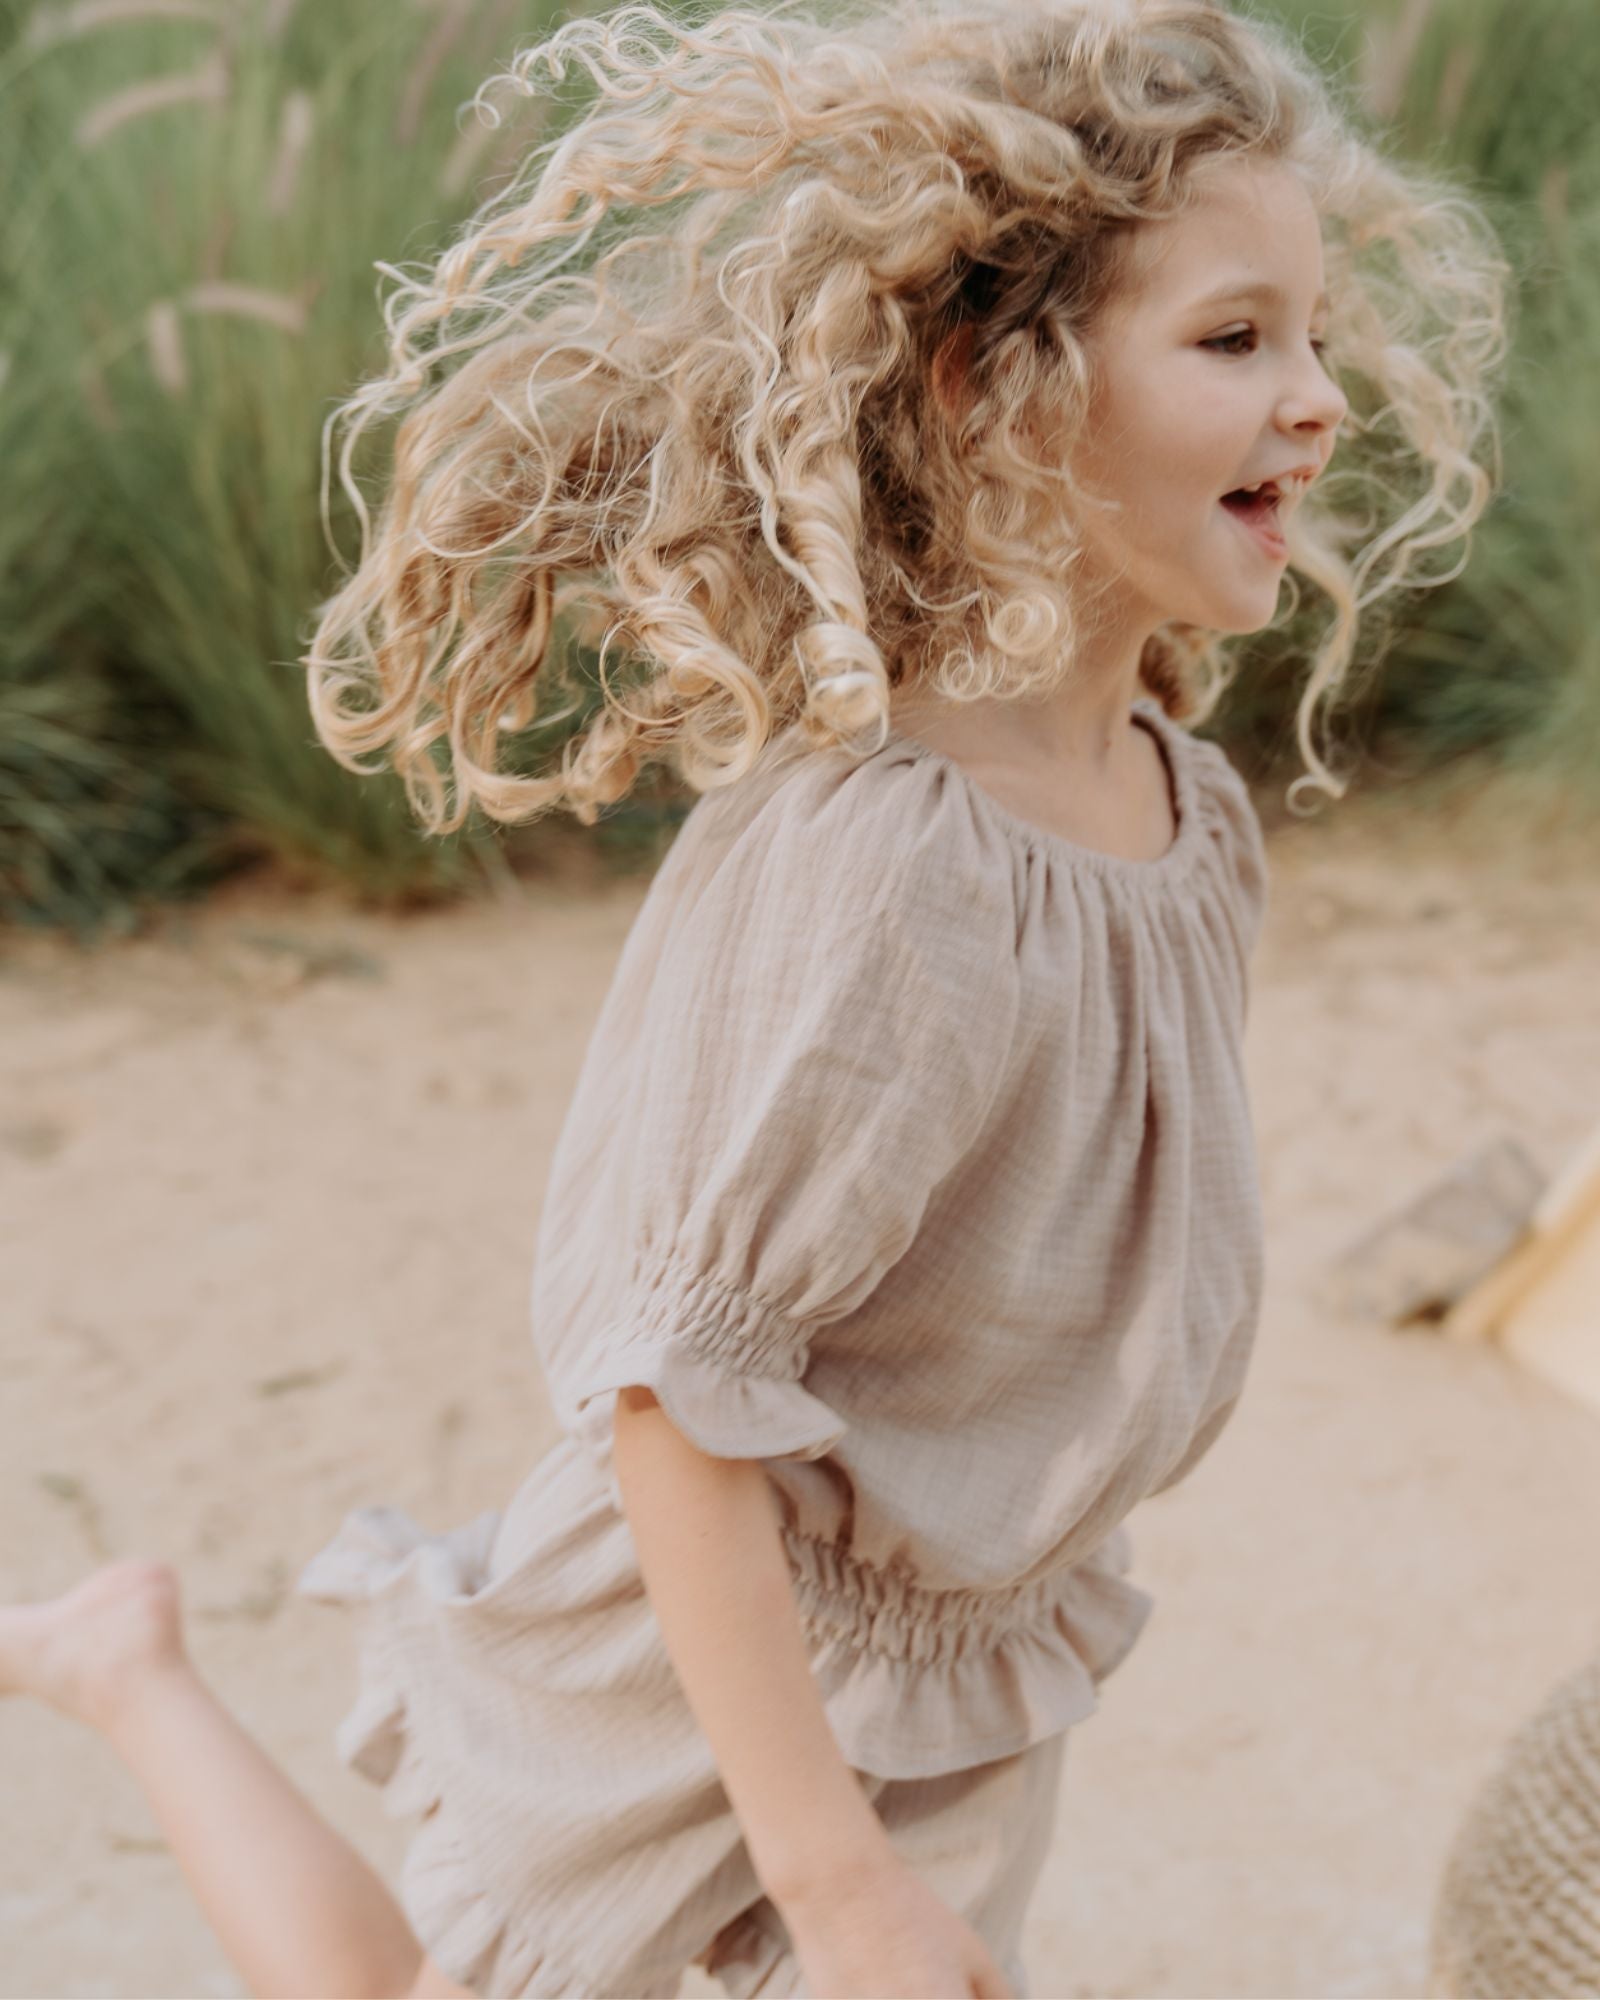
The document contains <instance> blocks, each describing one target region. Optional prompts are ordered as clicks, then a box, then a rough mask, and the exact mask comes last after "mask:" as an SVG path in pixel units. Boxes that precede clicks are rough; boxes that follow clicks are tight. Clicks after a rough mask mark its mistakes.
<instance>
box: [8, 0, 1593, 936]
mask: <svg viewBox="0 0 1600 2000" xmlns="http://www.w3.org/2000/svg"><path fill="white" fill-rule="evenodd" d="M1253 4H1254V6H1255V7H1256V8H1257V9H1258V10H1259V11H1262V12H1264V13H1267V14H1270V15H1272V16H1275V17H1276V18H1278V19H1280V20H1283V21H1286V22H1287V23H1288V24H1289V25H1290V26H1291V27H1292V28H1293V29H1294V30H1295V31H1296V32H1297V33H1298V34H1299V35H1300V36H1301V37H1302V38H1303V39H1304V41H1305V43H1306V45H1307V47H1308V48H1309V49H1310V50H1311V51H1312V53H1313V54H1314V55H1316V57H1317V58H1318V60H1319V61H1320V62H1321V63H1322V64H1323V66H1324V67H1325V68H1326V69H1327V70H1328V71H1330V73H1331V74H1333V75H1334V77H1335V78H1336V79H1337V80H1338V82H1339V84H1340V87H1341V88H1342V89H1343V90H1344V91H1345V93H1346V95H1347V97H1348V100H1349V102H1350V103H1351V106H1352V108H1353V109H1354V110H1355V111H1356V112H1357V114H1358V115H1359V116H1361V117H1362V118H1363V119H1365V120H1366V121H1367V123H1368V125H1369V128H1370V129H1371V130H1372V132H1373V133H1374V134H1375V135H1377V134H1380V133H1381V134H1382V135H1383V138H1384V143H1385V144H1386V145H1388V146H1390V147H1391V148H1393V149H1397V150H1399V151H1401V152H1404V153H1407V154H1410V155H1413V156H1415V157H1417V158H1419V159H1423V160H1427V161H1429V162H1431V163H1434V164H1436V165H1439V166H1441V167H1446V168H1448V169H1449V170H1450V171H1451V173H1452V174H1453V175H1455V176H1456V177H1457V178H1458V179H1459V180H1460V181H1461V183H1462V184H1463V185H1464V186H1465V187H1467V188H1468V189H1469V190H1470V191H1471V192H1473V193H1474V194H1476V195H1477V196H1478V198H1479V199H1480V200H1482V201H1483V203H1484V204H1485V206H1486V207H1487V208H1488V209H1489V211H1490V214H1491V217H1492V219H1493V220H1494V221H1495V223H1496V225H1497V227H1498V228H1499V230H1500V233H1501V235H1502V240H1503V241H1504V242H1505V243H1506V246H1507V248H1508V251H1509V252H1510V253H1511V254H1512V256H1513V258H1514V261H1515V264H1516V267H1517V270H1518V274H1519V294H1518V299H1517V308H1516V316H1515V334H1516V338H1515V345H1514V360H1513V365H1512V368H1511V372H1510V377H1509V381H1508V387H1507V395H1506V401H1505V405H1504V432H1505V486H1504V490H1503V491H1502V493H1501V494H1500V495H1499V497H1498V498H1497V500H1496V501H1495V503H1494V505H1493V507H1492V508H1491V510H1490V513H1489V514H1488V515H1487V516H1486V517H1485V520H1484V521H1483V522H1482V523H1481V524H1480V526H1479V528H1478V530H1477V532H1476V535H1475V538H1474V545H1473V555H1472V560H1471V562H1470V564H1469V565H1468V567H1467V569H1466V570H1465V572H1464V574H1463V575H1462V576H1461V577H1460V578H1458V579H1457V580H1455V581H1454V582H1452V583H1450V584H1448V585H1446V586H1444V587H1443V588H1441V589H1439V590H1437V591H1431V592H1425V593H1417V594H1416V596H1415V597H1414V599H1408V600H1407V601H1406V602H1405V603H1404V604H1402V605H1401V606H1399V607H1397V608H1396V610H1395V611H1394V612H1393V613H1392V614H1391V617H1392V619H1393V621H1394V628H1395V643H1394V646H1393V650H1392V651H1391V652H1390V654H1389V655H1388V657H1387V659H1386V661H1385V665H1384V669H1383V672H1382V674H1381V676H1379V677H1378V678H1377V679H1376V681H1375V682H1374V683H1373V686H1372V688H1371V689H1370V691H1368V692H1366V693H1364V695H1363V697H1362V700H1363V702H1364V703H1365V704H1366V708H1367V710H1368V714H1367V717H1366V721H1365V722H1364V723H1363V725H1362V726H1363V727H1369V726H1370V729H1371V731H1372V732H1373V733H1374V734H1376V733H1379V732H1384V731H1387V732H1398V733H1399V734H1400V735H1401V736H1403V737H1404V738H1405V740H1406V741H1407V742H1409V743H1412V744H1414V745H1416V746H1417V748H1418V753H1419V755H1420V756H1421V758H1422V760H1423V761H1424V762H1425V761H1427V760H1428V759H1430V758H1431V759H1436V760H1444V759H1448V758H1450V757H1453V756H1455V755H1457V754H1460V753H1464V752H1467V751H1471V750H1476V749H1481V748H1483V747H1485V746H1492V747H1494V748H1496V749H1497V750H1498V752H1499V754H1501V755H1503V756H1505V757H1508V758H1515V759H1519V760H1523V761H1528V762H1535V763H1545V764H1548V766H1549V767H1550V769H1551V771H1552V772H1553V773H1554V774H1556V775H1557V776H1559V777H1560V779H1561V781H1562V782H1566V781H1567V780H1568V779H1569V778H1570V779H1571V780H1572V781H1573V782H1575V783H1576V784H1577V785H1579V786H1580V787H1581V786H1583V785H1584V784H1586V783H1592V778H1593V762H1594V759H1593V747H1594V745H1595V743H1596V741H1597V740H1600V639H1597V637H1596V634H1597V632H1600V619H1597V617H1596V615H1595V613H1596V604H1595V597H1596V591H1597V585H1596V582H1595V570H1596V564H1595V555H1596V547H1595V543H1596V538H1597V534H1600V526H1597V524H1600V470H1597V461H1600V450H1597V446H1600V375H1597V372H1596V370H1595V368H1594V366H1593V358H1594V356H1595V355H1596V354H1597V353H1600V124H1597V122H1596V120H1595V118H1594V114H1593V107H1594V105H1595V104H1596V103H1597V102H1600V15H1597V14H1596V13H1595V12H1594V10H1593V9H1591V8H1589V7H1586V6H1585V7H1579V6H1575V5H1573V4H1571V0H1448V4H1445V0H1439V4H1435V5H1432V6H1429V5H1425V4H1420V0H1365V4H1360V0H1347V4H1344V5H1342V6H1339V7H1334V6H1331V5H1330V0H1317V3H1316V4H1313V0H1253ZM556 18H558V16H557V14H556V11H555V9H554V8H553V6H552V5H551V0H466V4H462V5H459V6H451V7H440V6H437V5H423V4H420V0H413V4H407V5H402V4H399V0H372V4H356V0H300V4H299V5H294V4H289V3H288V0H193V4H192V5H176V4H173V0H167V5H166V6H165V7H164V8H155V7H151V8H149V9H146V10H144V11H143V12H141V11H140V9H139V8H138V7H136V6H129V5H127V4H123V5H121V6H120V7H105V6H100V7H97V6H96V5H95V4H93V0H88V4H81V3H80V4H78V5H76V6H75V5H72V4H70V0H55V4H46V0H0V166H3V168H4V170H5V185H6V187H7V188H8V190H10V191H11V199H10V200H9V201H8V202H7V203H6V204H5V205H3V206H0V453H3V456H4V462H5V464H6V467H7V471H8V474H9V488H10V491H9V496H8V497H9V502H10V504H9V505H8V506H7V507H6V508H5V509H4V510H0V593H3V597H4V602H3V605H0V920H9V921H13V922H47V923H51V924H65V925H70V926H73V927H74V928H76V929H78V930H80V931H85V932H88V931H93V930H95V929H97V928H100V927H103V926H106V925H126V924H128V923H131V922H133V921H135V920H136V916H137V912H138V909H139V907H140V906H141V904H142V903H143V902H144V901H145V900H146V899H148V898H151V897H162V896H172V895H180V894H189V893H194V892H196V891H197V890H199V889H201V888H203V887H204V886H205V885H206V884H207V883H209V882H211V881H214V880H215V879H216V878H217V876H218V875H219V874H220V873H221V872H222V871H224V870H226V869H228V868H231V867H233V866H236V865H238V864H240V863H241V862H245V861H249V860H251V859H252V858H255V857H262V856H265V857H270V858H272V859H273V860H274V861H275V862H276V863H278V864H279V865H280V866H284V867H287V868H289V869H290V870H291V871H293V872H294V873H296V874H297V875H300V876H302V877H304V878H306V879H312V880H316V879H323V880H332V881H336V882H338V883H340V884H341V885H343V886H344V887H345V888H346V889H347V890H348V891H349V892H351V893H352V894H354V895H356V896H358V897H360V898H363V899H367V900H379V901H386V902H398V901H407V900H413V899H417V898H425V897H433V896H440V895H447V894H450V893H453V892H455V891H456V890H458V889H459V888H460V887H461V886H462V885H463V884H464V883H465V882H467V881H470V880H471V879H473V877H474V876H475V875H482V874H483V873H485V872H491V871H494V870H497V869H501V868H504V867H505V866H506V859H505V853H506V849H507V847H508V844H510V845H513V846H514V840H511V841H508V836H507V835H506V833H505V831H504V830H502V829H497V828H494V827H492V826H489V825H487V824H484V823H482V822H481V821H478V820H476V819H475V820H474V821H472V822H469V824H468V826H467V827H466V828H465V829H464V830H463V832H462V833H461V834H460V835H459V836H457V837H455V838H452V839H448V840H444V841H439V840H429V839H425V838H424V837H423V836H422V835H421V834H420V832H419V831H418V830H417V828H416V827H415V825H414V823H413V821H412V820H411V818H410V815H409V813H408V812H407V810H406V808H405V804H404V800H403V796H402V795H401V792H400V788H399V785H398V783H397V782H396V781H393V780H391V779H378V778H365V779H358V778H355V777H353V776H351V775H350V774H348V773H346V772H345V771H343V770H342V769H341V768H340V767H339V766H337V765H336V764H335V763H334V762H333V760H332V759H331V758H330V757H329V756H328V755H327V754H326V752H325V751H324V750H323V749H322V748H321V746H320V745H319V744H318V742H317V741H316V738H315V735H314V733H313V731H312V728H311V725H310V721H309V716H308V714H307V710H306V702H305V690H304V679H303V675H302V673H301V670H300V668H299V667H298V665H297V664H296V658H297V655H298V654H299V652H300V651H302V650H303V643H304V638H305V637H306V636H307V630H308V623H307V621H308V612H309V609H310V607H311V606H312V605H313V604H314V603H315V602H316V601H317V600H319V599H320V598H321V597H322V596H323V595H324V594H326V591H327V590H328V589H329V588H330V587H331V584H332V581H333V578H334V570H333V567H332V559H331V557H330V554H329V551H328V548H327V546H326V543H325V541H324V538H323V529H322V523H321V519H320V512H319V500H318V478H319V443H320V430H321V425H322V423H323V420H324V418H325V416H326V414H327V411H328V409H329V407H330V406H331V403H332V402H333V401H334V400H335V399H337V398H338V397H340V396H342V395H343V394H345V393H346V392H347V391H348V390H349V389H350V388H351V387H352V386H353V385H354V383H355V382H356V381H357V380H359V379H360V378H361V377H362V376H363V375H364V374H365V373H367V372H368V371H369V370H370V369H371V368H372V367H373V366H374V365H375V364H376V362H377V360H378V357H379V353H380V351H381V350H380V346H379V335H380V333H381V322H380V319H379V314H378V298H379V284H378V280H377V278H376V275H375V273H374V269H373V266H374V263H375V261H376V260H378V259H380V258H381V259H383V260H384V261H386V262H389V263H396V264H398V263H405V262H408V261H413V260H422V259H426V258H427V257H429V256H431V255H432V254H433V253H435V252H436V251H437V250H438V249H439V248H440V247H441V246H442V244H443V242H444V241H445V240H447V238H448V236H449V234H450V232H451V230H452V229H453V227H454V226H455V225H456V224H457V223H458V222H459V221H460V220H461V219H462V218H463V217H464V216H465V215H466V214H467V213H469V212H470V211H471V209H472V208H473V207H474V206H475V205H476V203H477V202H478V201H479V200H481V199H482V198H483V197H484V196H485V195H487V194H488V193H490V192H492V191H493V190H494V188H495V187H496V186H497V185H499V184H500V183H501V182H502V180H503V178H504V176H505V175H506V174H507V173H508V172H510V171H511V170H513V168H514V167H515V165H516V163H517V161H518V160H519V159H520V158H521V157H522V156H523V154H524V153H525V151H526V148H527V146H528V145H529V144H530V143H531V142H532V140H533V138H534V136H535V130H534V124H533V121H534V120H535V119H536V118H537V117H538V116H539V114H540V111H541V110H544V111H545V113H546V115H548V106H547V105H541V106H531V105H529V104H528V103H527V101H526V100H520V99H505V98H502V99H501V100H500V101H501V104H502V108H503V109H504V111H505V114H506V123H505V125H504V126H503V127H502V128H501V129H500V130H499V131H491V130H489V129H488V128H486V127H484V126H482V125H481V124H480V123H479V122H478V121H477V120H476V119H475V118H473V117H472V116H471V115H470V114H463V115H459V116H458V114H460V113H462V107H464V106H465V104H466V103H467V100H468V99H470V97H471V94H472V92H473V91H474V90H475V89H476V88H477V87H478V85H479V84H480V83H482V82H483V81H484V80H485V79H486V78H487V77H488V76H489V75H491V74H492V73H493V72H494V71H495V70H497V69H498V68H500V67H502V66H503V64H504V63H505V61H506V60H507V59H508V57H509V56H510V54H511V53H512V52H513V50H514V49H515V48H516V47H517V46H519V45H520V44H522V43H524V42H526V41H527V40H528V39H530V38H531V37H533V36H535V35H537V34H540V33H543V32H546V31H547V29H548V27H549V26H550V25H551V23H552V22H553V20H554V19H556ZM537 136H539V137H547V136H549V135H548V132H547V131H544V130H540V131H539V132H538V134H537ZM230 288H232V289H230ZM387 441H388V440H387V437H386V435H385V434H384V433H383V432H382V431H381V430H379V431H376V432H375V433H374V435H373V438H372V439H371V440H370V441H369V442H370V445H371V448H372V449H373V450H375V451H381V450H382V449H383V447H384V445H385V444H386V443H387ZM355 470H356V473H357V477H358V478H361V477H362V476H363V471H364V466H363V463H362V462H361V460H360V458H359V456H358V463H357V465H356V468H355ZM332 506H333V510H334V512H333V520H332V527H333V530H334V533H335V537H336V541H337V543H338V546H339V547H340V549H341V550H343V551H345V552H346V553H347V554H348V553H349V552H350V551H352V550H353V549H354V547H355V545H356V541H357V533H356V528H355V524H354V522H353V521H352V520H350V519H349V518H348V517H347V513H346V503H345V501H344V496H343V495H342V493H341V492H340V491H339V489H338V487H337V482H335V486H334V490H333V494H332ZM1314 613H1315V606H1314V604H1312V605H1309V606H1308V607H1307V611H1306V614H1305V615H1307V616H1314ZM1303 637H1304V630H1303V628H1302V629H1301V630H1299V631H1297V630H1295V629H1293V628H1291V629H1290V630H1289V631H1287V632H1285V633H1283V634H1278V635H1265V636H1264V637H1263V641H1262V643H1261V645H1260V648H1259V650H1258V653H1257V655H1256V656H1255V657H1254V658H1253V660H1252V661H1250V662H1249V663H1248V664H1249V665H1250V666H1251V667H1253V669H1254V670H1253V671H1247V672H1246V673H1245V674H1244V675H1243V676H1242V677H1241V680H1240V683H1239V684H1238V686H1237V687H1236V688H1235V690H1233V691H1232V693H1231V694H1230V699H1229V703H1228V705H1227V707H1226V708H1225V711H1224V713H1223V715H1222V716H1221V717H1220V718H1219V733H1221V734H1224V735H1227V734H1230V733H1235V732H1236V733H1237V734H1239V735H1240V736H1241V737H1253V738H1254V739H1255V740H1256V741H1257V742H1258V744H1259V745H1260V746H1261V749H1262V759H1261V760H1256V761H1257V762H1258V768H1259V765H1260V763H1261V762H1266V763H1270V761H1271V758H1272V757H1273V756H1278V757H1283V756H1285V755H1287V760H1288V763H1289V764H1290V765H1291V766H1294V765H1297V759H1296V758H1295V757H1294V754H1293V746H1292V743H1287V745H1286V739H1287V737H1288V720H1287V718H1288V717H1289V716H1290V714H1291V713H1292V708H1293V704H1294V699H1295V695H1296V693H1297V685H1296V679H1295V672H1294V661H1295V647H1296V645H1297V643H1299V642H1300V641H1301V640H1302V639H1303ZM592 707H593V703H592V702H591V703H590V705H589V706H588V707H586V708H585V709H584V710H583V712H582V713H581V714H579V715H577V716H574V717H572V718H569V720H568V722H567V724H566V725H564V726H563V730H562V734H561V736H558V737H555V738H553V739H552V738H550V737H549V736H548V734H547V735H546V737H545V739H544V740H543V741H542V743H541V753H540V754H541V755H547V754H548V753H549V752H550V750H551V749H553V748H554V747H556V746H557V745H558V744H559V742H560V741H562V740H564V739H565V737H566V736H567V735H570V734H571V733H572V731H574V730H576V729H577V728H579V727H581V726H582V724H583V722H584V721H585V720H586V719H587V716H588V714H589V713H590V712H592ZM681 810H682V801H674V800H673V799H672V798H671V797H670V796H665V797H664V796H660V795H658V794H657V792H655V791H654V790H652V789H646V790H645V791H644V792H643V793H641V795H640V796H638V797H637V798H636V799H634V800H633V801H630V802H629V803H628V804H627V805H626V806H625V807H624V808H623V809H620V810H618V811H616V812H615V813H614V814H608V815H606V816H604V817H603V818H602V820H601V823H600V826H599V827H598V828H596V829H595V834H594V837H595V838H596V839H597V840H599V841H600V842H601V843H602V844H605V845H608V846H609V849H610V851H611V852H612V853H613V854H614V855H615V856H616V857H617V858H618V860H619V861H621V862H623V863H626V862H627V861H628V860H629V859H630V858H631V859H633V860H635V861H636V860H638V859H639V858H641V857H645V858H650V857H654V856H656V855H658V854H659V852H660V851H661V844H662V834H663V829H670V827H671V825H672V824H674V823H675V820H676V817H677V816H678V815H679V814H680V813H681ZM534 833H535V836H536V830H534Z"/></svg>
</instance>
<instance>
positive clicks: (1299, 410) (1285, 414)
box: [1278, 348, 1350, 434]
mask: <svg viewBox="0 0 1600 2000" xmlns="http://www.w3.org/2000/svg"><path fill="white" fill-rule="evenodd" d="M1349 409H1350V398H1349V397H1348V396H1347V395H1346V394H1345V393H1344V391H1343V390H1342V389H1341V388H1340V387H1339V385H1338V383H1337V382H1335V381H1334V379H1333V377H1332V376H1331V375H1330V374H1329V373H1328V371H1327V369H1326V368H1324V367H1323V365H1322V360H1321V357H1320V356H1319V355H1318V354H1317V353H1316V351H1315V350H1314V349H1312V348H1307V350H1306V353H1305V358H1304V360H1303V361H1302V363H1301V365H1300V367H1299V368H1298V369H1297V370H1296V372H1295V377H1294V380H1293V382H1292V383H1291V384H1290V385H1289V387H1288V388H1287V389H1286V390H1285V391H1284V395H1283V401H1282V403H1281V405H1280V408H1279V412H1278V421H1279V423H1280V424H1281V425H1282V426H1283V428H1284V429H1285V430H1287V431H1298V432H1301V433H1304V432H1306V431H1308V430H1309V431H1315V432H1317V433H1318V434H1320V433H1321V432H1323V431H1333V430H1337V429H1338V427H1339V425H1340V424H1342V423H1343V422H1344V420H1345V417H1346V416H1347V415H1348V413H1349Z"/></svg>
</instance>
